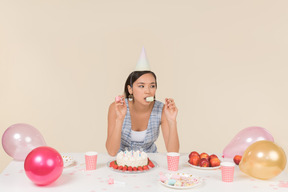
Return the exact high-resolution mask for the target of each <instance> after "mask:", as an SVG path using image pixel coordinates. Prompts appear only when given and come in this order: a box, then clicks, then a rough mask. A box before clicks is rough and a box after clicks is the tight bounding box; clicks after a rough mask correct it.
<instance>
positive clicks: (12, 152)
mask: <svg viewBox="0 0 288 192" xmlns="http://www.w3.org/2000/svg"><path fill="white" fill-rule="evenodd" d="M45 145H46V143H45V141H44V139H43V137H42V135H41V133H40V132H39V131H38V130H37V129H36V128H34V127H33V126H31V125H28V124H23V123H19V124H14V125H11V126H10V127H8V128H7V129H6V131H5V132H4V134H3V136H2V146H3V148H4V150H5V152H6V153H7V154H8V155H9V156H11V157H13V158H14V159H15V160H19V161H24V160H25V158H26V156H27V155H28V153H29V152H30V151H31V150H33V149H35V148H36V147H39V146H45Z"/></svg>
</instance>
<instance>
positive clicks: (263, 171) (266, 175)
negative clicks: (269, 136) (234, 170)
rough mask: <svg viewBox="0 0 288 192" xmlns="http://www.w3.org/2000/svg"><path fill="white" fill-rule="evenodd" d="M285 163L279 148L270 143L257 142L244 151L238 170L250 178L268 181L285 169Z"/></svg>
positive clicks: (285, 160) (283, 154)
mask: <svg viewBox="0 0 288 192" xmlns="http://www.w3.org/2000/svg"><path fill="white" fill-rule="evenodd" d="M286 162H287V159H286V155H285V152H284V151H283V149H282V148H281V147H279V146H278V145H276V144H275V143H273V142H271V141H257V142H255V143H253V144H252V145H250V146H249V147H248V148H247V149H246V151H245V152H244V155H243V157H242V160H241V161H240V164H239V168H240V170H241V171H243V172H244V173H246V174H248V175H250V176H252V177H255V178H258V179H270V178H272V177H275V176H277V175H278V174H280V173H281V172H282V171H283V170H284V169H285V166H286Z"/></svg>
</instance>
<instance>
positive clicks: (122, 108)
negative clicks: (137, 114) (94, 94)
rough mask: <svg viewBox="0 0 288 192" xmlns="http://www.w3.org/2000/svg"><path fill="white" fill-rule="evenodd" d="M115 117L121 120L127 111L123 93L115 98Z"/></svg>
mask: <svg viewBox="0 0 288 192" xmlns="http://www.w3.org/2000/svg"><path fill="white" fill-rule="evenodd" d="M115 112H116V118H117V119H121V120H123V119H124V118H125V115H126V113H127V106H126V102H125V97H124V95H119V96H117V97H116V98H115Z"/></svg>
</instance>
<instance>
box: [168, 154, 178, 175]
mask: <svg viewBox="0 0 288 192" xmlns="http://www.w3.org/2000/svg"><path fill="white" fill-rule="evenodd" d="M179 158H180V154H179V153H175V152H171V153H167V163H168V170H169V171H178V166H179Z"/></svg>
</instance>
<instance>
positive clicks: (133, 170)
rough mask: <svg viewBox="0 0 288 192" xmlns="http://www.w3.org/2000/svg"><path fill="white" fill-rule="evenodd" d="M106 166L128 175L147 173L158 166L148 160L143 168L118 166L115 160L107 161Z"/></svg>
mask: <svg viewBox="0 0 288 192" xmlns="http://www.w3.org/2000/svg"><path fill="white" fill-rule="evenodd" d="M107 166H108V167H109V168H110V169H112V170H113V171H116V172H119V173H130V174H138V173H145V172H147V171H150V170H152V169H154V168H155V167H158V164H157V163H156V162H155V161H152V160H150V159H149V158H148V163H147V165H144V166H138V167H132V166H127V165H125V166H118V165H117V161H116V160H112V161H109V162H108V163H107Z"/></svg>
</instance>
